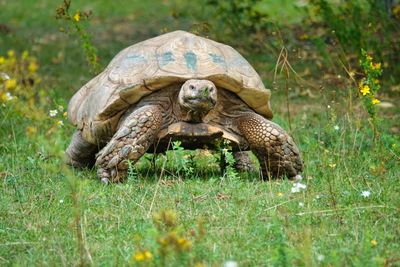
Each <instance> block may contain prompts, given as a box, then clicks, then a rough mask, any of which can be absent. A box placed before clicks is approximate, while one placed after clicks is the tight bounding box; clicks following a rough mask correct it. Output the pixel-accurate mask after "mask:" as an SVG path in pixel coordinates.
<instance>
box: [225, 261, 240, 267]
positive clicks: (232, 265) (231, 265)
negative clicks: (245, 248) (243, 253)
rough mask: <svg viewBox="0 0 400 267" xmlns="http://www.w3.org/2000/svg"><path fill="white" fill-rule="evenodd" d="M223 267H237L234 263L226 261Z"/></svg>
mask: <svg viewBox="0 0 400 267" xmlns="http://www.w3.org/2000/svg"><path fill="white" fill-rule="evenodd" d="M224 267H238V264H237V262H236V261H226V262H224Z"/></svg>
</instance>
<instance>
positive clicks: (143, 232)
mask: <svg viewBox="0 0 400 267" xmlns="http://www.w3.org/2000/svg"><path fill="white" fill-rule="evenodd" d="M284 2H285V3H286V4H287V2H290V1H284ZM60 4H61V1H50V0H41V1H26V0H25V1H14V2H10V1H4V0H0V10H1V12H0V36H1V38H0V47H1V48H0V56H3V57H7V56H6V54H7V51H9V50H14V51H15V53H16V56H17V57H18V56H20V55H21V54H22V51H24V50H27V51H29V53H30V54H31V55H33V56H34V57H35V58H37V64H38V66H39V69H38V70H37V76H35V78H34V81H35V82H38V85H37V86H36V85H34V86H33V88H34V89H35V90H37V91H38V92H39V91H40V92H41V93H38V94H35V96H34V97H33V98H34V99H35V101H36V103H38V104H37V106H38V107H37V110H38V111H37V115H35V114H36V113H35V114H31V113H32V112H31V111H32V110H33V109H28V111H26V110H25V109H24V105H20V102H19V101H20V100H21V101H22V99H23V97H20V98H19V99H14V100H12V101H8V102H2V104H1V110H0V126H1V127H0V138H1V140H2V142H1V143H0V265H17V266H18V265H22V266H26V265H57V266H58V265H64V266H69V265H90V264H93V265H96V266H97V265H107V266H108V265H114V264H115V265H117V264H118V265H143V266H148V265H151V264H153V265H155V266H159V265H163V264H164V265H166V266H178V265H187V266H195V265H196V264H197V266H221V265H222V264H223V263H224V262H226V261H228V260H233V261H236V262H238V263H239V266H266V265H267V266H292V265H295V266H313V265H317V266H319V265H321V266H383V265H385V266H395V265H397V264H399V254H398V251H399V249H400V240H399V229H400V228H399V227H398V224H399V211H400V209H399V208H400V198H399V193H400V186H399V170H400V168H399V159H400V158H399V152H400V150H399V146H400V143H399V136H398V134H399V124H398V121H399V114H400V113H399V107H398V105H397V103H398V100H399V98H398V95H396V92H398V91H396V90H398V89H396V88H397V87H396V84H395V83H392V82H387V83H385V82H386V81H382V82H384V83H383V84H384V86H386V88H394V89H393V90H385V91H384V92H382V93H381V94H380V95H379V97H380V99H381V102H382V103H384V104H385V105H382V107H381V108H380V109H379V111H378V115H377V118H378V119H379V135H378V136H377V137H376V139H374V137H373V130H372V126H371V123H370V121H369V119H368V118H369V117H368V113H367V112H366V111H365V109H364V108H363V106H362V103H361V101H360V96H357V93H356V91H357V89H356V88H357V86H354V87H352V86H350V85H349V84H351V83H352V82H351V79H350V78H349V77H348V76H346V72H345V71H344V70H343V69H342V70H340V71H338V70H337V69H335V68H332V67H331V66H330V67H328V68H322V69H319V67H318V66H319V65H320V64H322V65H324V64H327V63H326V62H335V60H337V59H336V58H334V57H333V56H332V58H330V61H329V60H328V61H324V60H323V59H322V58H323V56H322V55H320V54H318V53H317V52H315V51H314V50H313V49H314V48H313V47H309V46H308V45H307V44H305V45H304V44H303V45H302V43H298V41H290V40H291V39H290V38H292V37H290V38H289V37H288V38H289V41H288V42H289V44H292V45H289V47H290V49H289V57H290V58H291V59H292V61H291V64H292V66H293V68H294V69H295V70H296V71H297V73H298V75H299V76H301V78H302V80H301V81H298V79H297V78H296V79H295V77H296V76H295V74H293V73H291V74H290V77H289V79H290V81H289V86H290V90H289V93H288V96H286V94H285V79H284V78H283V77H284V75H279V73H278V80H277V83H273V82H272V81H273V79H274V69H275V64H276V62H277V59H278V55H279V50H273V49H271V46H269V44H267V45H265V50H260V47H259V46H257V47H253V48H254V50H250V49H249V48H248V47H247V46H245V45H243V43H242V41H241V40H232V39H230V41H228V42H230V43H229V44H230V45H232V46H233V47H236V48H237V49H238V50H239V51H240V52H242V53H243V54H244V55H245V57H246V58H248V59H249V61H250V63H251V64H253V65H254V66H255V68H256V70H257V71H258V72H259V73H260V75H261V76H262V78H263V79H264V82H265V84H266V86H267V87H270V88H272V100H271V104H272V109H273V111H274V113H275V117H274V121H275V122H277V123H278V124H280V125H282V127H283V128H285V129H286V130H288V131H289V132H290V133H291V135H292V136H293V137H294V139H295V140H296V143H297V144H298V146H299V149H300V150H301V152H302V155H303V158H304V162H305V170H304V173H303V180H302V181H300V182H299V183H300V184H299V183H298V182H297V181H289V180H286V179H283V180H276V181H271V182H262V181H261V180H260V179H259V177H258V173H257V172H254V173H249V174H241V175H238V174H237V173H235V172H234V171H232V170H230V171H228V172H227V174H226V175H224V176H222V175H221V174H220V172H219V166H218V157H219V152H218V151H217V152H216V153H214V154H213V153H211V151H197V152H192V153H189V152H188V153H186V152H184V151H182V150H181V149H180V147H179V144H175V149H174V150H173V151H170V152H168V153H167V155H160V156H158V157H157V158H156V160H155V164H156V169H153V168H152V155H147V156H146V158H144V159H142V160H141V161H140V162H139V163H138V165H137V166H136V167H132V170H131V172H130V174H129V178H128V180H127V182H126V183H123V184H116V185H111V186H110V185H108V186H106V185H103V184H101V183H99V181H98V180H97V179H96V171H95V170H84V171H77V170H73V169H70V168H68V167H67V166H65V165H64V163H63V151H64V150H65V148H66V147H67V145H68V143H69V141H70V138H71V136H72V133H73V132H74V127H73V126H72V125H70V124H69V123H68V121H67V120H66V119H65V118H64V116H63V111H65V109H66V107H67V103H68V100H69V98H70V97H71V96H72V95H73V93H74V92H75V91H76V90H78V89H79V88H80V86H82V85H83V84H85V83H86V82H87V81H88V80H90V79H91V78H92V77H93V76H94V74H93V73H91V71H90V67H89V66H88V65H87V64H86V63H85V56H84V52H83V50H82V49H81V47H80V43H79V41H77V38H76V37H74V36H72V35H67V34H65V33H62V32H60V31H59V28H60V27H64V26H65V23H64V24H63V22H61V21H56V20H55V18H54V14H55V9H56V8H57V6H59V5H60ZM188 7H190V8H188ZM270 8H271V17H272V19H274V17H273V16H274V15H273V14H275V13H274V12H273V10H274V8H275V9H279V6H271V7H270ZM77 9H79V10H82V11H84V10H92V11H93V16H92V18H91V20H90V22H89V23H88V24H87V25H88V27H87V31H88V32H90V33H91V34H92V36H93V43H94V45H95V46H96V47H97V50H98V55H99V58H100V65H101V67H104V66H106V64H107V62H109V60H111V58H112V57H113V56H114V55H115V54H116V53H117V52H118V51H120V50H121V49H122V48H124V47H126V46H128V45H131V44H133V43H135V42H137V41H140V40H144V39H146V38H149V37H151V36H155V35H157V34H160V33H161V32H164V31H170V30H175V29H183V30H191V29H192V30H193V27H196V26H193V25H198V24H199V23H201V22H203V21H202V20H201V18H202V16H195V15H193V14H194V13H196V14H197V15H198V14H205V13H207V12H208V11H207V7H206V6H205V5H204V6H203V5H193V4H187V3H185V2H184V1H149V2H146V1H129V2H127V3H125V4H121V3H119V2H118V3H114V2H112V3H111V2H109V1H100V0H99V1H73V3H72V10H77ZM289 11H290V12H295V9H290V10H289ZM290 12H289V14H287V15H288V16H293V14H292V13H290ZM276 14H278V13H276ZM275 16H280V15H275ZM204 17H206V15H204V16H203V18H204ZM294 21H295V22H293V23H298V22H296V20H294ZM208 23H209V24H211V25H213V21H208ZM215 23H216V22H215ZM215 23H214V24H215ZM279 27H280V29H285V28H287V27H289V26H288V25H286V24H282V25H279ZM217 28H218V27H217V26H215V27H214V30H211V31H210V32H209V33H207V34H205V35H209V36H210V37H212V38H216V39H217V40H220V41H224V42H227V40H225V39H224V34H221V32H220V31H219V32H217ZM288 31H290V32H295V31H296V29H295V27H294V26H290V29H289V30H288ZM294 35H295V34H294ZM221 36H222V37H221ZM293 40H297V39H295V38H294V37H293ZM299 55H301V56H299ZM335 64H336V63H332V65H335ZM337 65H340V64H337ZM35 71H36V70H35ZM35 75H36V74H35ZM11 78H12V77H11ZM39 80H40V82H39ZM4 86H5V85H4ZM10 86H11V85H10ZM24 88H25V87H24ZM351 90H355V93H354V94H353V93H351ZM11 93H12V94H14V92H12V91H11ZM15 94H17V92H15ZM42 96H43V98H42ZM26 99H30V98H29V97H26ZM287 99H289V107H290V123H289V117H288V112H287V101H288V100H287ZM24 103H25V102H24ZM29 103H30V102H28V101H27V102H26V106H29V105H30V104H29ZM385 106H386V107H385ZM29 107H30V106H29ZM35 110H36V109H35ZM50 110H52V111H53V113H51V112H50V113H49V111H50ZM55 110H56V111H57V114H56V115H54V113H56V112H55ZM53 115H54V116H53ZM37 117H38V118H37ZM60 121H61V122H60ZM225 152H226V151H225ZM226 153H228V156H229V151H228V152H226ZM304 185H305V188H304ZM297 191H299V192H297Z"/></svg>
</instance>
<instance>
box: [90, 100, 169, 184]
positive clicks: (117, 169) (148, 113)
mask: <svg viewBox="0 0 400 267" xmlns="http://www.w3.org/2000/svg"><path fill="white" fill-rule="evenodd" d="M161 125H162V113H161V110H160V108H159V107H158V106H146V107H142V108H139V109H137V110H134V111H133V112H132V113H131V114H129V115H128V116H127V117H126V118H125V119H124V120H123V121H122V122H121V123H120V125H119V129H118V131H117V132H116V133H115V135H114V136H113V137H112V138H111V140H110V142H109V143H108V144H107V145H106V146H105V147H104V148H103V149H102V150H101V151H100V152H99V153H98V154H97V160H96V166H98V167H99V169H98V172H97V176H98V177H99V178H100V180H101V181H103V182H107V181H110V182H120V181H122V180H123V179H124V178H125V177H126V175H127V171H128V167H129V165H128V161H127V160H130V161H131V162H132V163H135V162H137V161H138V160H139V159H140V158H141V157H142V156H143V154H144V153H145V152H146V151H147V149H148V148H149V146H150V145H151V144H153V142H154V140H155V138H156V137H157V134H158V132H159V131H160V128H161Z"/></svg>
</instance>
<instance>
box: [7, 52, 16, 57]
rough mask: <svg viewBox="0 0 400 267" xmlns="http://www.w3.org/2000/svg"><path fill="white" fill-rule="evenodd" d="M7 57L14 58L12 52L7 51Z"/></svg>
mask: <svg viewBox="0 0 400 267" xmlns="http://www.w3.org/2000/svg"><path fill="white" fill-rule="evenodd" d="M7 56H8V57H14V56H15V52H14V50H8V51H7Z"/></svg>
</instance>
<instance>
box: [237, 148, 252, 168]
mask: <svg viewBox="0 0 400 267" xmlns="http://www.w3.org/2000/svg"><path fill="white" fill-rule="evenodd" d="M233 157H234V158H235V169H236V170H237V171H238V172H253V171H255V168H254V166H253V163H252V162H251V159H250V154H249V151H237V152H233Z"/></svg>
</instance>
